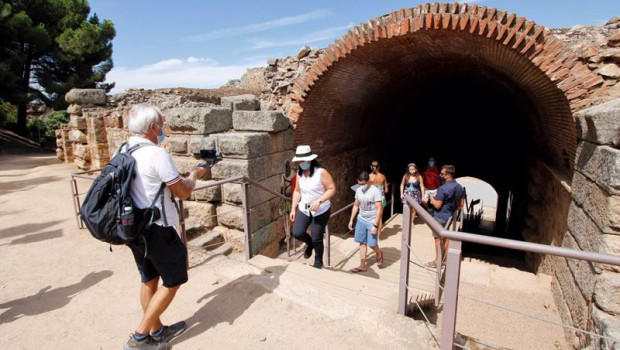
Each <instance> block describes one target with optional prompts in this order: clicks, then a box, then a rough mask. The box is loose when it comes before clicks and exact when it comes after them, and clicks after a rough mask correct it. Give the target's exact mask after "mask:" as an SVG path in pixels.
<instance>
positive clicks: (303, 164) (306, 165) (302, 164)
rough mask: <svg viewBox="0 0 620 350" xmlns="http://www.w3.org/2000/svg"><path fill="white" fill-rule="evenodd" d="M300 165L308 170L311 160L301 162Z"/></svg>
mask: <svg viewBox="0 0 620 350" xmlns="http://www.w3.org/2000/svg"><path fill="white" fill-rule="evenodd" d="M299 167H300V168H301V170H304V171H306V170H308V169H310V162H303V163H299Z"/></svg>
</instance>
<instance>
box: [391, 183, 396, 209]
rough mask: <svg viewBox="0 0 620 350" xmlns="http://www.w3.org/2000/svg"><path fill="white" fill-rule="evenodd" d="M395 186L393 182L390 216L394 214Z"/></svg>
mask: <svg viewBox="0 0 620 350" xmlns="http://www.w3.org/2000/svg"><path fill="white" fill-rule="evenodd" d="M394 187H396V186H395V185H394V184H393V183H392V195H391V198H392V199H391V200H390V201H391V202H392V203H390V217H392V216H394Z"/></svg>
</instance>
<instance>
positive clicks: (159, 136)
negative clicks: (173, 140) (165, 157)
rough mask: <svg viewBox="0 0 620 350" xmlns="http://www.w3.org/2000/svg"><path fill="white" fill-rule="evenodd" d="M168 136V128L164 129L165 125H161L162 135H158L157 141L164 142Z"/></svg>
mask: <svg viewBox="0 0 620 350" xmlns="http://www.w3.org/2000/svg"><path fill="white" fill-rule="evenodd" d="M165 138H166V129H164V127H163V126H162V127H161V135H157V143H162V142H164V139H165Z"/></svg>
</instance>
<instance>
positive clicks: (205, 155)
mask: <svg viewBox="0 0 620 350" xmlns="http://www.w3.org/2000/svg"><path fill="white" fill-rule="evenodd" d="M200 159H202V160H204V162H201V163H200V164H198V166H200V167H203V168H211V167H213V166H214V165H215V164H217V162H219V161H220V160H222V153H220V152H219V151H216V150H215V149H213V148H211V149H201V150H200Z"/></svg>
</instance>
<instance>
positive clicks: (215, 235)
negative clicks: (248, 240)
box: [188, 231, 225, 250]
mask: <svg viewBox="0 0 620 350" xmlns="http://www.w3.org/2000/svg"><path fill="white" fill-rule="evenodd" d="M224 243H225V239H224V236H223V235H222V233H221V232H219V231H210V232H208V233H206V234H203V235H201V236H198V237H197V238H194V239H192V240H191V241H189V242H188V244H191V245H192V246H194V247H200V248H204V249H206V250H214V249H217V248H219V247H220V246H221V245H223V244H224Z"/></svg>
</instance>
